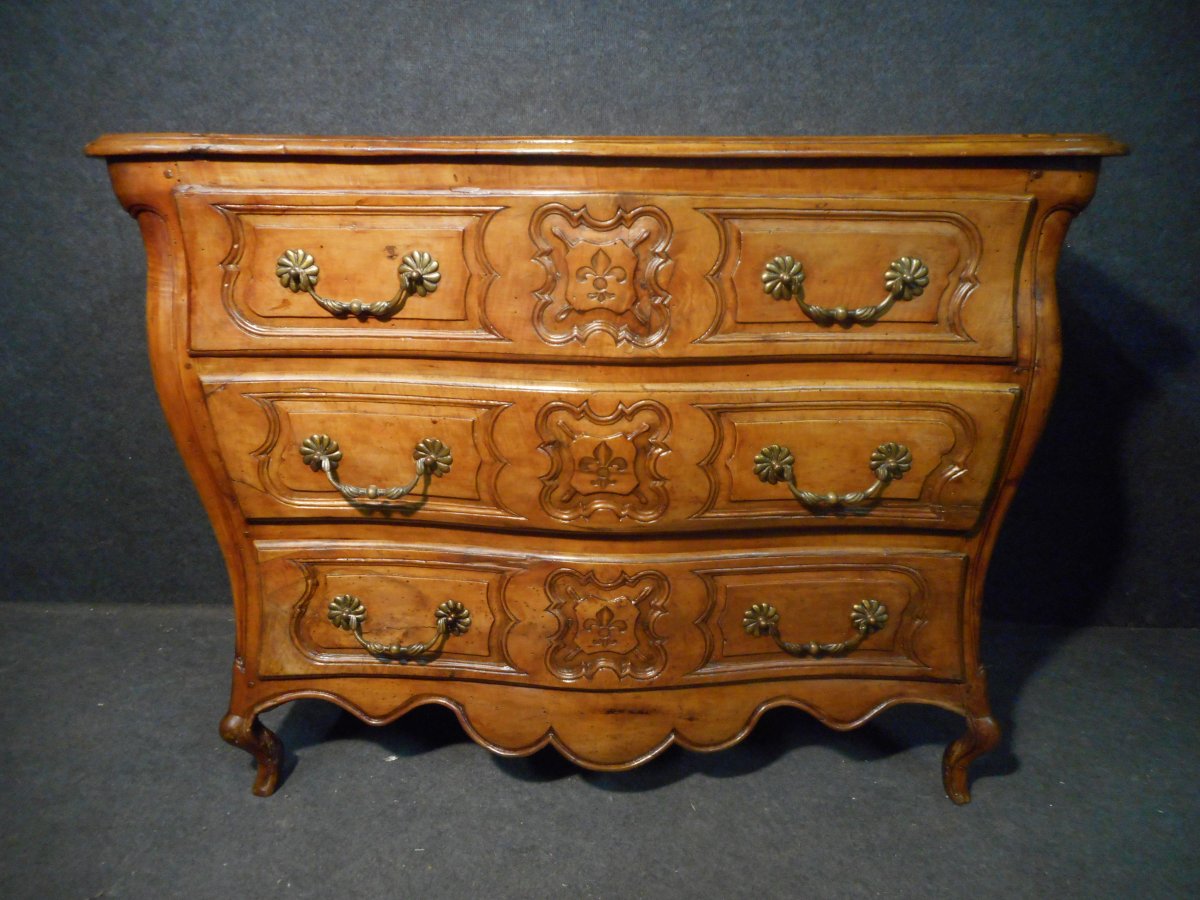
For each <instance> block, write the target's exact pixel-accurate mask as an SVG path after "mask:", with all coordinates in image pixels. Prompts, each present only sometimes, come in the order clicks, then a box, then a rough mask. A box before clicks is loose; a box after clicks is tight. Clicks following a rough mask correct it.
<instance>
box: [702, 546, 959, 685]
mask: <svg viewBox="0 0 1200 900" xmlns="http://www.w3.org/2000/svg"><path fill="white" fill-rule="evenodd" d="M814 557H815V558H814ZM965 570H966V559H965V558H964V557H961V556H956V555H953V554H931V555H920V554H905V553H903V552H898V553H889V554H888V555H887V556H886V557H880V556H879V555H872V554H855V553H853V552H850V553H844V554H829V555H827V556H825V557H819V556H816V555H813V556H809V557H807V558H801V557H799V556H797V557H792V558H787V557H780V558H776V559H770V560H757V561H756V562H755V563H754V564H753V565H742V566H722V565H715V566H712V567H706V568H699V569H697V570H696V572H695V574H696V575H697V576H698V577H700V578H701V579H702V580H703V581H704V584H705V590H706V594H707V596H708V598H709V600H710V605H709V607H708V609H707V610H706V611H705V614H704V616H703V618H702V626H703V628H704V629H705V637H706V639H707V640H709V642H710V646H711V651H710V653H709V654H708V655H707V661H706V662H705V664H704V666H702V667H701V668H700V670H699V671H698V672H697V673H696V674H697V675H700V676H705V677H708V676H713V677H716V676H722V675H735V674H737V675H749V674H754V675H765V674H770V673H771V672H774V671H781V670H782V671H788V670H792V669H795V668H798V667H800V668H803V667H811V666H849V667H862V666H867V665H870V666H872V667H895V670H896V671H897V672H906V671H907V672H922V671H926V672H938V673H940V674H943V675H957V674H960V673H961V671H962V661H961V658H960V655H959V650H958V647H957V645H956V641H957V640H958V636H959V634H960V630H961V628H962V618H961V610H960V609H959V607H958V604H957V598H958V597H959V596H960V592H961V590H962V584H963V575H964V572H965Z"/></svg>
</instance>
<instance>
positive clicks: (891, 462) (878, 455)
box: [871, 441, 912, 482]
mask: <svg viewBox="0 0 1200 900" xmlns="http://www.w3.org/2000/svg"><path fill="white" fill-rule="evenodd" d="M911 468H912V452H911V451H910V450H909V449H908V448H907V447H905V446H904V445H903V444H896V443H893V442H890V441H889V442H888V443H886V444H880V445H879V446H878V447H877V448H876V449H875V451H874V452H873V453H872V454H871V471H873V472H874V473H875V477H876V478H878V479H879V480H880V481H883V482H888V481H891V480H892V479H894V478H903V477H904V473H905V472H907V471H908V470H909V469H911Z"/></svg>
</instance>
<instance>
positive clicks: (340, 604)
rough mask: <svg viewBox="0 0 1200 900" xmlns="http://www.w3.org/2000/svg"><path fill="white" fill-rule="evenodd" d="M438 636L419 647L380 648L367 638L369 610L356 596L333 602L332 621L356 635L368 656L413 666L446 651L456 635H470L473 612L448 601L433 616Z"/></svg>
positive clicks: (400, 645)
mask: <svg viewBox="0 0 1200 900" xmlns="http://www.w3.org/2000/svg"><path fill="white" fill-rule="evenodd" d="M433 616H434V625H435V627H436V628H437V634H435V635H434V636H433V637H431V638H430V639H429V640H427V641H421V642H420V643H418V644H380V643H378V642H376V641H369V640H367V639H366V638H365V637H363V633H362V626H363V622H364V621H366V618H367V608H366V606H364V605H363V602H362V601H361V600H359V599H358V598H357V597H355V596H354V595H353V594H340V595H338V596H337V597H334V598H333V599H332V600H330V601H329V621H330V622H332V623H333V624H334V625H336V626H337V627H338V628H340V629H342V630H343V631H349V632H350V633H351V634H353V635H354V639H355V640H356V641H358V642H359V643H360V644H362V646H363V647H364V648H366V650H367V652H368V653H370V654H372V655H373V656H381V657H383V658H385V659H395V660H399V661H401V662H412V661H413V660H416V659H420V658H421V657H423V656H429V655H431V654H433V653H436V652H437V651H438V650H441V649H442V644H444V643H446V639H447V638H449V637H452V636H453V635H456V634H466V633H467V630H468V629H469V628H470V627H471V611H470V610H469V609H467V608H466V607H465V606H463V605H462V604H461V603H459V602H458V601H457V600H447V601H446V602H445V603H443V604H442V605H441V606H439V607H438V608H437V609H436V610H434V613H433Z"/></svg>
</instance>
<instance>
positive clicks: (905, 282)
mask: <svg viewBox="0 0 1200 900" xmlns="http://www.w3.org/2000/svg"><path fill="white" fill-rule="evenodd" d="M883 286H884V288H885V289H886V290H887V292H888V293H889V294H891V295H892V296H894V297H896V298H897V299H898V300H911V299H912V298H913V297H919V296H921V294H922V293H924V292H925V288H926V287H928V286H929V269H928V268H927V267H926V265H925V263H923V262H921V260H919V259H917V257H915V256H902V257H900V258H899V259H896V260H892V264H891V265H890V266H888V270H887V271H886V272H885V273H884V275H883Z"/></svg>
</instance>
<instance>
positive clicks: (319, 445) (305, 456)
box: [300, 434, 342, 472]
mask: <svg viewBox="0 0 1200 900" xmlns="http://www.w3.org/2000/svg"><path fill="white" fill-rule="evenodd" d="M300 458H301V459H302V460H304V464H305V465H306V466H308V467H309V468H310V469H312V470H313V471H314V472H320V471H321V469H322V467H323V466H324V465H325V463H326V462H328V463H329V467H330V468H331V469H336V468H337V465H338V463H339V462H341V461H342V451H341V449H340V448H339V447H338V442H337V441H335V440H334V439H333V438H331V437H330V436H329V435H327V434H314V435H310V436H309V437H306V438H305V439H304V441H303V443H301V444H300Z"/></svg>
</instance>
